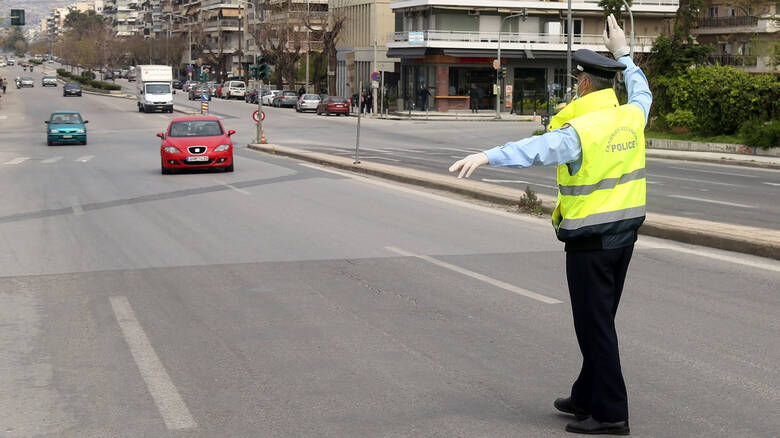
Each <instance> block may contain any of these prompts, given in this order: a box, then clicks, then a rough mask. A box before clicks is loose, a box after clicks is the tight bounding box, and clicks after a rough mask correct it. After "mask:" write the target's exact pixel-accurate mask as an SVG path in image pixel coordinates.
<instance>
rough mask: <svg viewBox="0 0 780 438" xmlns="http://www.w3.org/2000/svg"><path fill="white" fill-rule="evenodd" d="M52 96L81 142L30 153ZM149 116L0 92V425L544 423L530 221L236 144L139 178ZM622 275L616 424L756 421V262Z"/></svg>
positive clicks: (559, 300) (71, 429) (564, 364)
mask: <svg viewBox="0 0 780 438" xmlns="http://www.w3.org/2000/svg"><path fill="white" fill-rule="evenodd" d="M2 74H3V75H4V76H6V77H7V76H11V75H9V74H8V70H4V71H2ZM34 75H37V72H36V73H34ZM36 79H38V80H39V79H40V77H39V76H38V77H37V78H36ZM229 105H233V104H228V105H225V108H230V106H229ZM236 105H238V104H236ZM241 105H243V104H241ZM241 108H242V109H243V108H244V106H241ZM54 109H74V110H78V111H81V112H82V113H83V114H84V115H85V116H86V118H88V119H89V120H90V123H89V125H88V128H89V144H88V145H87V146H56V147H48V146H46V144H45V141H44V125H43V123H42V120H43V119H45V117H46V115H47V114H48V113H49V112H50V111H52V110H54ZM277 113H278V114H277ZM271 114H272V120H274V117H275V118H278V119H280V120H293V119H292V117H296V116H294V115H293V116H291V117H290V118H289V119H287V118H286V117H287V114H288V112H284V111H277V112H273V111H272V112H271ZM171 116H172V115H169V114H139V113H137V112H136V111H135V109H134V108H132V106H130V107H128V102H127V101H124V100H121V99H111V98H106V97H101V96H88V95H85V96H84V97H82V98H63V97H62V96H61V88H59V87H58V88H57V89H54V88H47V89H42V88H40V87H39V86H36V87H35V88H33V89H24V90H15V89H9V92H8V94H7V95H6V96H4V97H3V98H2V99H1V100H0V129H2V131H3V132H4V135H3V137H2V140H0V168H2V172H0V184H2V187H4V190H3V191H2V192H0V201H1V202H0V239H1V240H0V242H2V247H3V250H2V251H0V266H2V268H0V320H2V322H3V323H2V324H1V325H0V346H1V348H2V351H3V353H2V354H0V388H1V389H0V418H2V419H3V420H2V424H0V436H2V437H79V438H81V437H141V436H150V437H248V436H257V437H285V438H287V437H318V438H319V437H334V438H336V437H338V438H346V437H448V438H449V437H470V438H471V437H543V436H544V437H546V436H549V437H563V436H568V435H567V434H566V433H565V432H563V427H564V425H565V424H566V422H567V421H568V418H566V417H564V416H561V415H558V414H556V413H555V411H554V410H553V408H552V401H553V399H554V398H555V397H557V396H562V395H566V393H567V391H568V389H569V385H570V383H571V381H572V379H573V378H574V376H575V374H576V373H577V371H578V369H579V364H578V362H579V353H578V350H577V346H576V342H575V338H574V331H573V328H572V324H571V315H570V308H569V304H568V303H569V299H568V296H567V292H566V281H565V278H564V276H563V273H562V266H563V261H564V254H563V251H562V245H561V244H559V243H558V242H557V241H556V240H555V238H554V236H553V233H552V230H551V229H550V226H549V223H548V222H549V221H548V220H547V219H545V218H536V217H531V216H523V215H517V214H515V213H509V212H504V211H501V210H495V209H492V208H488V207H483V206H480V205H478V204H476V203H474V202H471V201H462V200H458V199H453V198H444V197H440V196H438V195H435V194H432V193H429V192H426V191H417V190H413V189H409V188H406V187H402V186H398V185H396V184H393V183H388V182H384V181H381V180H375V179H369V178H363V177H358V176H354V175H349V174H343V173H339V172H334V171H332V170H329V169H322V168H318V167H317V166H311V165H308V164H303V163H299V162H296V161H294V160H290V159H284V158H277V157H272V156H267V155H263V154H259V153H255V152H252V151H247V150H243V149H239V150H237V161H236V171H235V173H233V174H223V173H190V174H180V175H166V176H163V175H160V173H159V155H158V145H159V140H158V139H157V138H156V137H154V133H155V132H157V131H160V130H162V129H163V128H164V127H165V126H166V124H167V123H168V122H169V120H170V118H171ZM306 117H308V118H307V119H306V120H311V124H312V125H313V124H315V123H320V122H318V121H317V120H318V119H317V118H316V117H309V116H306ZM298 120H300V119H298ZM333 120H334V121H333V122H330V121H329V122H327V123H346V121H345V120H344V119H343V118H342V120H340V121H339V122H335V119H333ZM226 123H227V125H228V127H230V128H235V129H238V130H239V134H238V135H237V138H236V142H237V143H241V142H245V141H247V140H248V139H249V138H248V137H249V135H248V134H247V133H245V131H246V129H245V128H243V125H242V123H243V122H241V121H240V120H238V119H229V120H227V122H226ZM314 126H316V125H314ZM436 126H439V125H435V126H434V127H432V129H434V128H435V129H441V128H436ZM277 129H278V128H277ZM501 129H505V128H501ZM323 139H324V140H328V138H327V136H324V137H323ZM22 158H24V159H23V160H22ZM631 263H632V264H631V268H630V271H629V276H628V280H627V285H626V291H625V292H624V295H623V302H622V303H621V309H620V312H619V315H618V320H617V326H618V331H619V334H620V341H621V349H622V358H623V368H624V372H625V375H626V380H627V385H628V389H629V400H630V409H631V427H632V431H633V435H634V436H639V437H702V436H707V437H769V436H774V435H776V433H777V430H778V429H780V419H778V417H777V416H776V415H772V414H771V412H772V411H773V408H771V406H775V405H776V404H777V401H778V399H780V392H779V390H778V388H780V365H778V364H780V349H779V348H778V344H777V341H776V340H777V339H778V336H780V323H779V322H778V318H777V315H778V314H779V313H780V299H778V294H777V289H778V287H777V285H778V284H780V263H778V262H776V261H771V260H766V259H761V258H756V257H750V256H745V255H740V254H735V253H728V252H722V251H717V250H711V249H707V248H700V247H694V246H687V245H680V244H676V243H673V242H668V241H663V240H658V239H652V238H647V237H642V238H641V239H640V242H639V244H638V248H637V250H636V251H635V253H634V257H633V259H632V262H631Z"/></svg>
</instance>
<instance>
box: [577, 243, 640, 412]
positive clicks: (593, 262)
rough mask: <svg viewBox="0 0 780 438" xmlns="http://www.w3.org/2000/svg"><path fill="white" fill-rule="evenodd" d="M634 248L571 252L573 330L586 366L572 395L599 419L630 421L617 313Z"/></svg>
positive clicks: (578, 403)
mask: <svg viewBox="0 0 780 438" xmlns="http://www.w3.org/2000/svg"><path fill="white" fill-rule="evenodd" d="M633 251H634V246H633V245H631V246H627V247H623V248H616V249H600V250H593V251H568V252H567V253H566V277H567V280H568V283H569V295H570V297H571V307H572V313H573V315H574V330H575V332H576V333H577V342H578V343H579V346H580V352H582V369H581V370H580V375H579V377H577V380H576V381H575V382H574V385H572V389H571V397H572V401H573V402H574V404H575V405H577V406H578V407H580V408H582V409H584V410H585V411H587V412H590V413H591V415H592V416H593V418H594V419H595V420H598V421H609V422H614V421H624V420H628V396H627V394H626V384H625V382H624V381H623V373H622V371H621V369H620V355H619V353H618V340H617V333H616V332H615V314H616V313H617V309H618V303H620V295H621V293H622V292H623V283H624V282H625V279H626V272H627V271H628V264H629V262H630V261H631V254H632V253H633Z"/></svg>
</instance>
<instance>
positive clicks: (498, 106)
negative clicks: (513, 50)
mask: <svg viewBox="0 0 780 438" xmlns="http://www.w3.org/2000/svg"><path fill="white" fill-rule="evenodd" d="M527 16H528V11H527V10H526V9H525V8H523V11H522V12H520V13H518V14H512V15H507V16H506V17H504V18H503V19H501V24H500V25H499V26H498V66H497V68H496V91H497V93H496V118H497V119H500V118H501V79H500V78H499V74H498V72H499V71H500V70H501V31H502V30H503V29H504V22H505V21H506V20H508V19H510V18H515V17H523V21H525V18H526V17H527Z"/></svg>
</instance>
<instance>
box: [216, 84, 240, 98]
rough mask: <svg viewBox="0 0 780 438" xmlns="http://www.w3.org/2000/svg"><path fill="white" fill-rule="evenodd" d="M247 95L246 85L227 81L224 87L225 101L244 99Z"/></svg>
mask: <svg viewBox="0 0 780 438" xmlns="http://www.w3.org/2000/svg"><path fill="white" fill-rule="evenodd" d="M245 94H246V84H245V83H244V82H243V81H227V82H225V84H224V85H223V86H222V93H221V95H220V96H221V97H222V98H224V99H232V98H237V99H243V98H244V95H245Z"/></svg>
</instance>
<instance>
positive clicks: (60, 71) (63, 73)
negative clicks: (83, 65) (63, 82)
mask: <svg viewBox="0 0 780 438" xmlns="http://www.w3.org/2000/svg"><path fill="white" fill-rule="evenodd" d="M57 74H58V75H60V76H62V77H63V78H69V77H71V76H72V75H71V74H70V72H69V71H67V70H65V69H64V68H58V69H57Z"/></svg>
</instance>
